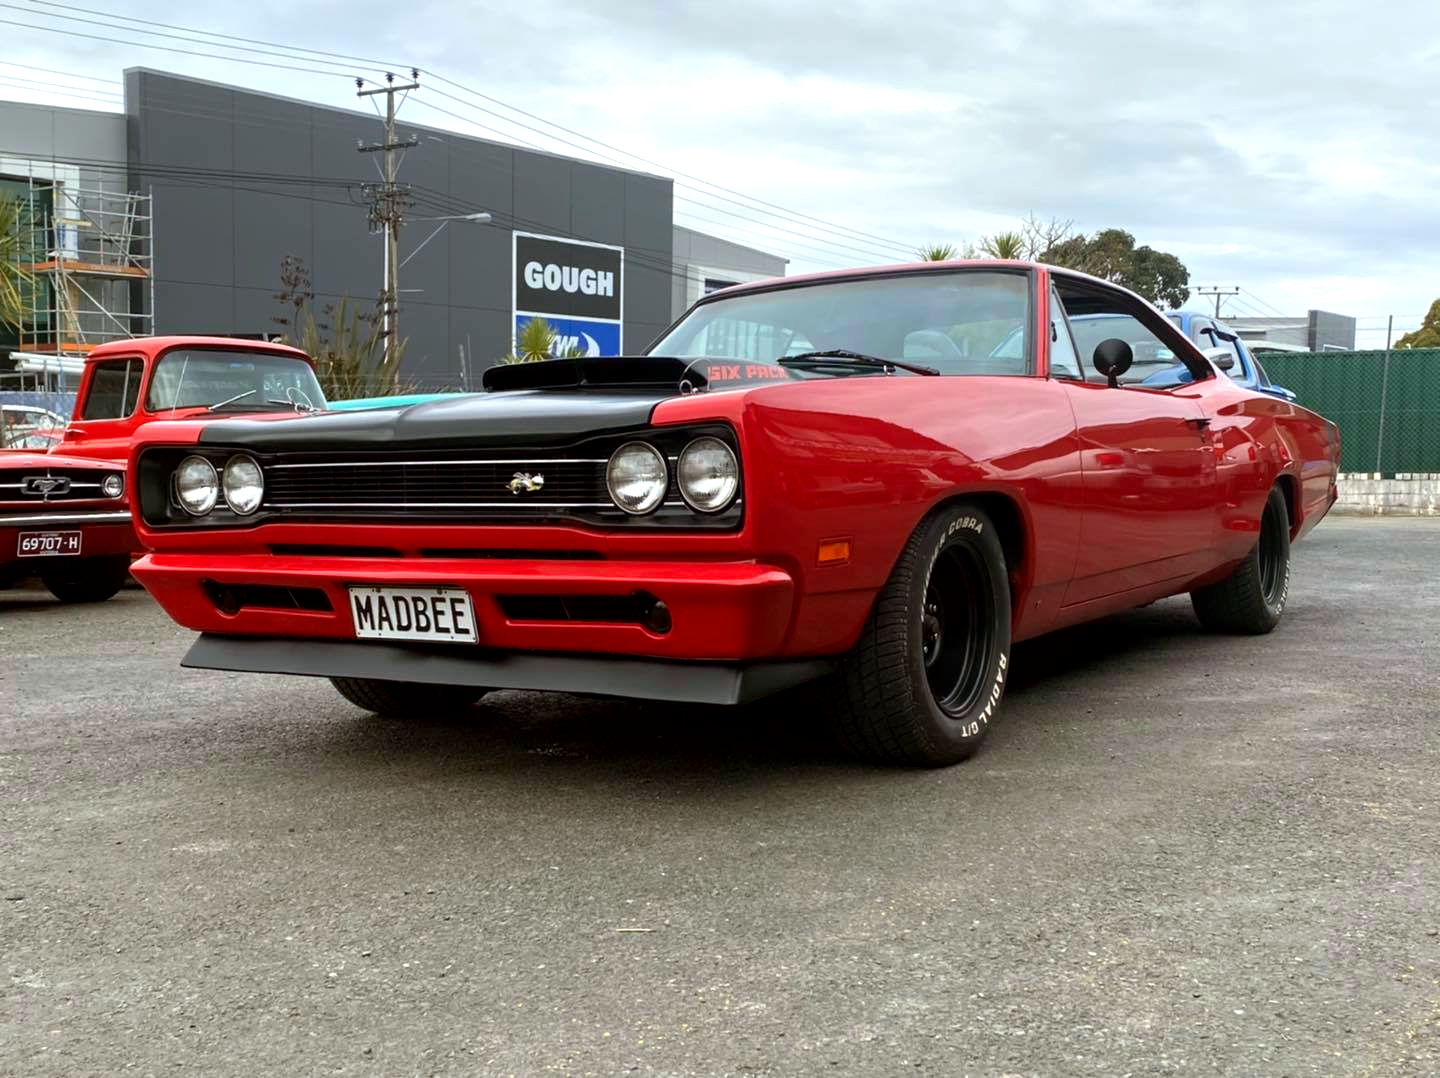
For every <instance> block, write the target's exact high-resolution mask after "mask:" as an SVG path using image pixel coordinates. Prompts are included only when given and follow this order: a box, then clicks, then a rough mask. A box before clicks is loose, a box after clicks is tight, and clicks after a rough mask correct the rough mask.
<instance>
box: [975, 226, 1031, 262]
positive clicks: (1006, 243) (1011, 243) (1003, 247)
mask: <svg viewBox="0 0 1440 1078" xmlns="http://www.w3.org/2000/svg"><path fill="white" fill-rule="evenodd" d="M980 250H981V251H983V252H984V253H985V255H986V257H988V258H1007V259H1008V258H1024V257H1025V237H1024V236H1022V235H1021V234H1020V233H1019V232H997V233H995V235H993V236H982V237H981V238H980Z"/></svg>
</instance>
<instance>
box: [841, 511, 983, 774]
mask: <svg viewBox="0 0 1440 1078" xmlns="http://www.w3.org/2000/svg"><path fill="white" fill-rule="evenodd" d="M1009 653H1010V581H1009V574H1008V571H1007V569H1006V565H1005V552H1004V550H1003V549H1002V548H1001V546H1000V538H999V536H997V535H996V534H995V525H994V523H993V522H992V521H991V519H990V517H989V516H988V515H987V514H986V513H985V512H984V510H982V509H980V508H978V507H976V506H972V505H956V506H951V507H949V508H947V509H943V510H940V511H939V512H936V513H933V514H932V515H931V516H929V517H927V518H926V519H925V520H924V521H923V522H921V524H920V526H919V527H918V528H917V529H916V530H915V533H914V534H913V535H911V537H910V539H909V541H908V542H907V543H906V545H905V549H904V551H903V552H902V553H901V555H900V559H899V561H898V562H897V563H896V565H895V568H894V570H893V571H892V572H891V574H890V579H889V580H888V581H887V582H886V584H885V587H884V588H883V589H881V591H880V595H879V597H878V598H877V599H876V601H875V606H874V608H873V609H872V610H871V612H870V617H869V620H868V621H866V623H865V627H864V629H863V630H861V634H860V640H859V642H858V643H857V644H856V645H855V649H854V651H853V652H851V654H850V655H849V656H848V657H847V659H846V660H845V662H844V663H842V664H841V668H840V671H839V672H838V674H837V676H836V678H835V680H834V683H833V686H832V699H831V701H830V713H831V716H832V721H833V722H834V724H835V730H836V733H837V735H838V737H839V739H840V741H841V743H842V744H843V745H844V746H845V748H846V749H848V750H849V751H850V752H852V753H854V754H855V755H857V756H861V757H864V758H866V759H870V760H875V761H877V762H883V763H896V764H909V765H918V766H925V767H941V766H944V765H946V764H953V763H958V762H959V761H961V760H963V759H965V758H966V757H968V756H970V755H971V754H972V753H974V752H975V750H976V749H977V748H979V746H980V742H981V741H982V740H983V739H984V737H985V734H986V733H987V732H988V731H989V729H990V723H991V722H992V721H993V720H994V718H995V714H996V711H997V710H998V709H999V705H1000V697H1001V694H1002V693H1003V691H1004V688H1005V677H1006V673H1007V671H1008V667H1009Z"/></svg>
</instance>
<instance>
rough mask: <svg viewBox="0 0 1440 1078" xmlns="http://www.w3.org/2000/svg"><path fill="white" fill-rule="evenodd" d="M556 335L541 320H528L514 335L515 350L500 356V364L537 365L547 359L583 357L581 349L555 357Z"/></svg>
mask: <svg viewBox="0 0 1440 1078" xmlns="http://www.w3.org/2000/svg"><path fill="white" fill-rule="evenodd" d="M557 336H558V334H557V333H556V332H555V329H554V327H553V326H551V325H550V323H549V322H547V321H545V319H543V318H528V319H526V320H525V324H524V325H522V326H521V327H520V332H518V333H516V334H515V350H514V351H513V352H511V353H510V354H509V355H508V356H501V357H500V360H499V362H501V363H539V362H541V361H543V360H547V359H580V358H582V357H583V356H584V355H585V350H584V349H582V348H575V347H571V348H567V349H566V350H565V351H564V353H563V354H562V355H559V356H556V355H555V338H556V337H557Z"/></svg>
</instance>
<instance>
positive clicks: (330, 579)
mask: <svg viewBox="0 0 1440 1078" xmlns="http://www.w3.org/2000/svg"><path fill="white" fill-rule="evenodd" d="M133 572H134V575H135V576H136V577H137V578H138V579H139V580H140V582H141V583H142V584H144V585H145V587H146V589H148V590H149V592H150V593H151V595H153V596H154V597H155V599H156V600H157V601H158V602H159V603H160V605H161V606H163V607H164V608H165V610H166V612H167V613H168V614H169V615H170V616H171V617H172V618H174V619H175V620H176V621H177V622H179V623H180V624H181V625H183V626H185V627H186V628H189V629H193V630H195V631H197V632H202V633H207V634H215V635H218V636H225V637H237V636H255V637H272V638H276V637H279V638H290V639H296V638H299V639H312V640H344V641H354V639H355V628H354V624H353V621H352V618H351V614H350V603H349V592H348V588H349V586H351V585H395V586H402V587H435V586H449V587H462V588H464V589H465V590H466V591H467V592H468V593H469V594H470V596H471V598H472V600H473V601H474V606H475V620H476V627H477V630H478V635H479V645H478V646H469V645H467V646H466V649H467V650H469V651H471V652H472V653H473V654H474V655H475V656H476V657H477V658H478V657H479V656H480V654H481V653H486V652H522V651H525V652H547V653H575V654H589V655H597V654H600V655H611V656H632V657H645V658H656V659H673V660H702V661H715V662H746V661H753V660H758V659H766V658H770V657H773V656H776V655H778V654H779V653H780V652H781V649H782V647H783V645H784V643H785V639H786V635H787V632H788V630H789V628H790V622H791V618H792V616H793V614H794V606H795V584H794V581H793V579H792V578H791V576H790V574H789V573H787V572H785V571H784V570H782V569H780V568H777V567H775V566H772V565H765V564H761V563H759V562H756V561H753V560H741V561H725V560H713V561H712V560H700V559H697V560H683V561H682V560H676V561H669V560H628V559H613V560H612V559H603V558H602V559H597V560H585V561H565V560H549V559H533V560H531V559H523V560H522V559H507V558H496V559H490V558H416V557H399V558H391V557H384V558H378V557H377V558H360V557H301V556H291V555H277V554H236V553H224V554H220V553H217V554H214V555H206V554H179V553H176V554H170V553H164V552H155V553H151V554H148V555H146V556H145V557H144V558H141V559H140V561H138V562H137V563H136V564H135V566H134V568H133ZM227 588H245V589H249V590H248V591H247V592H246V594H250V595H256V594H260V595H262V597H261V599H260V600H259V601H258V602H256V603H253V604H245V605H241V606H240V608H239V609H235V610H231V611H230V612H226V611H225V610H222V609H221V606H220V605H217V601H216V599H215V595H216V592H217V591H218V590H221V589H227ZM261 589H264V590H263V592H262V591H261ZM636 592H644V593H646V594H648V595H649V596H653V597H654V598H655V599H658V600H660V601H663V602H664V603H665V605H666V607H667V608H668V611H669V614H670V621H671V626H670V629H669V631H668V632H656V631H652V629H650V628H647V627H646V626H644V625H641V624H629V623H621V622H611V621H605V622H601V621H579V620H571V619H568V618H565V619H556V620H546V619H544V618H541V617H535V616H530V615H527V616H525V617H516V616H513V614H514V612H515V608H516V605H517V604H515V603H514V602H513V600H515V599H516V598H527V597H546V596H551V597H582V598H595V597H624V596H628V595H632V594H634V593H636ZM295 594H300V595H302V596H303V598H304V602H303V603H300V604H298V605H297V606H295V607H292V608H286V609H281V608H279V606H277V605H265V604H266V603H273V602H275V601H276V598H277V597H279V598H281V599H283V598H285V597H287V596H293V595H295ZM322 594H323V599H321V598H320V595H322ZM507 602H508V603H509V605H508V606H507ZM518 605H520V606H522V607H525V606H526V605H527V604H523V603H522V604H518ZM541 605H543V604H541ZM317 607H320V608H319V609H317ZM535 607H536V604H533V603H532V604H528V609H529V611H530V612H531V614H532V615H533V611H534V609H535ZM507 609H508V610H510V611H511V613H510V614H507V612H506V611H507ZM363 646H364V647H366V648H367V649H368V648H369V647H370V646H371V643H370V642H369V641H367V642H366V644H365V645H363ZM431 647H433V648H439V647H441V645H433V646H431ZM377 654H378V653H377ZM317 672H318V671H317ZM330 676H358V675H330ZM401 680H404V679H401ZM596 691H599V690H596Z"/></svg>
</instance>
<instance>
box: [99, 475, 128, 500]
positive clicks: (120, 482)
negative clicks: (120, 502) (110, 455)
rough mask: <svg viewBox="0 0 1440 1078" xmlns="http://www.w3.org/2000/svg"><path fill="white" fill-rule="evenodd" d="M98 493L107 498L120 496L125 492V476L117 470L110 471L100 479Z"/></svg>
mask: <svg viewBox="0 0 1440 1078" xmlns="http://www.w3.org/2000/svg"><path fill="white" fill-rule="evenodd" d="M100 493H101V494H103V495H105V497H107V498H118V497H120V495H122V494H124V493H125V477H124V476H123V475H120V474H119V473H118V472H111V473H110V474H109V475H107V476H106V477H105V478H104V479H102V480H100Z"/></svg>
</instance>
